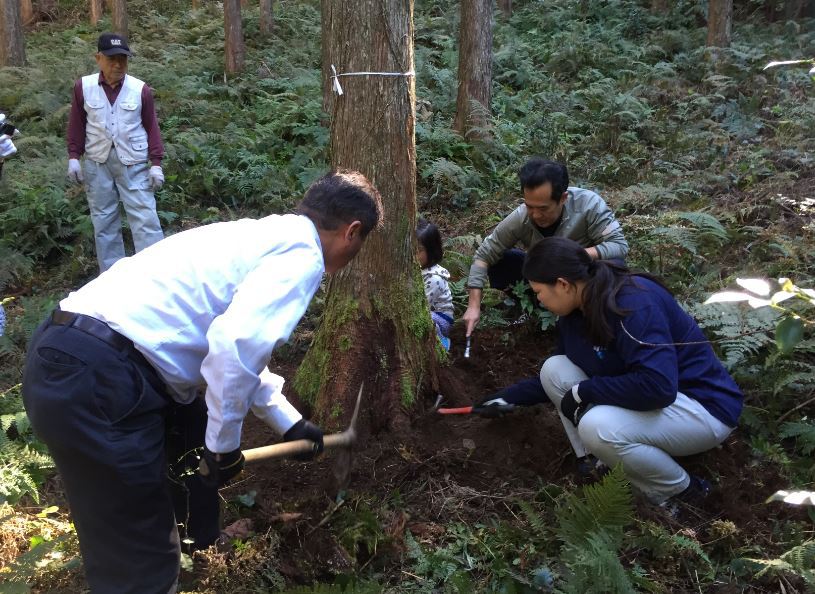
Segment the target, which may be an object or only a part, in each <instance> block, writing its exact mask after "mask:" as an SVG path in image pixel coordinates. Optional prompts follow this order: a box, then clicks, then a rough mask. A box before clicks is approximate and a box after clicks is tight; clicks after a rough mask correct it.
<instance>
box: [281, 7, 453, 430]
mask: <svg viewBox="0 0 815 594" xmlns="http://www.w3.org/2000/svg"><path fill="white" fill-rule="evenodd" d="M326 17H327V18H326ZM322 25H323V27H322V28H323V48H324V53H323V60H324V63H328V64H334V65H335V66H336V69H337V71H338V73H340V74H342V73H349V72H363V71H364V72H392V73H406V72H412V71H413V67H414V66H413V59H414V57H413V0H324V2H323V23H322ZM340 84H341V85H342V88H343V91H344V94H343V95H341V96H335V97H334V99H333V101H332V102H331V104H332V111H331V114H330V115H331V143H330V149H331V165H332V167H333V168H347V169H356V170H359V171H361V172H362V173H364V174H365V175H366V176H367V177H368V178H369V179H371V181H372V182H373V183H374V184H375V185H376V187H377V188H378V189H379V191H380V193H381V194H382V198H383V202H384V211H385V227H384V229H382V230H379V231H375V232H373V233H372V234H371V236H370V237H369V238H368V240H367V242H366V243H365V246H364V247H363V249H362V251H361V252H360V254H359V256H357V258H356V259H355V260H354V261H353V262H352V263H351V264H350V265H349V266H348V267H346V268H345V269H344V270H343V271H341V272H340V273H338V274H335V275H334V276H333V278H331V279H330V281H329V284H328V292H327V297H326V304H325V310H324V313H323V319H322V322H321V324H320V327H319V329H318V331H317V333H316V335H315V338H314V341H313V343H312V346H311V348H310V349H309V351H308V353H307V354H306V357H305V359H304V361H303V363H302V364H301V365H300V368H299V370H298V372H297V375H296V377H295V387H296V390H297V393H298V394H299V395H300V397H301V398H303V399H304V400H305V401H306V402H309V403H311V404H312V405H313V411H314V416H315V418H316V419H317V420H318V421H319V422H320V423H322V424H323V426H324V427H326V428H328V429H335V428H339V427H341V426H342V425H343V424H344V423H347V422H348V418H349V416H350V414H351V411H352V408H353V401H354V399H355V397H356V394H357V391H358V390H359V386H360V384H361V383H362V382H363V381H364V383H365V391H364V395H363V398H364V399H365V402H364V404H363V407H362V409H363V411H365V414H364V418H360V420H359V423H360V429H361V430H362V431H363V434H367V433H368V431H371V430H372V431H374V432H376V431H381V430H385V429H388V430H393V431H397V432H402V431H406V429H407V426H408V423H407V421H408V412H409V411H410V410H411V408H412V406H413V405H414V403H415V402H416V395H417V393H419V390H420V388H421V386H423V385H426V384H431V383H435V382H436V366H435V361H436V359H435V351H434V348H435V345H436V343H437V340H436V337H435V331H434V329H433V324H432V322H431V320H430V314H429V311H428V306H427V300H426V299H425V295H424V286H423V283H422V279H421V275H420V271H419V267H418V264H417V261H416V238H415V223H416V182H415V180H416V144H415V137H414V131H415V109H416V108H415V102H416V88H415V80H414V77H413V76H412V75H408V76H401V75H399V76H368V75H363V76H345V77H340ZM328 90H329V91H330V88H329V89H328Z"/></svg>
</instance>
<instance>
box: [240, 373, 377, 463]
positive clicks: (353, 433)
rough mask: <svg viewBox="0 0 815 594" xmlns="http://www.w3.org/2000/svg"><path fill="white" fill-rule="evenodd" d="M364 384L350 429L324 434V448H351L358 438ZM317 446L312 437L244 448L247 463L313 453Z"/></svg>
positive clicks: (358, 395) (355, 406) (360, 390)
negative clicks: (248, 448) (358, 419)
mask: <svg viewBox="0 0 815 594" xmlns="http://www.w3.org/2000/svg"><path fill="white" fill-rule="evenodd" d="M363 386H364V384H363ZM363 386H360V387H359V394H357V403H356V404H355V405H354V414H353V415H352V416H351V422H350V423H349V425H348V429H346V430H345V431H343V432H342V433H332V434H331V435H326V436H324V437H323V447H324V448H326V449H332V448H350V447H351V446H352V445H353V444H354V442H355V441H356V440H357V416H358V415H359V403H360V402H362V388H363ZM315 446H316V444H315V443H314V442H313V441H311V440H310V439H296V440H294V441H284V442H283V443H274V444H272V445H267V446H261V447H259V448H252V449H250V450H243V457H244V459H245V460H246V462H247V463H251V462H257V461H258V460H273V459H275V458H287V457H290V456H296V455H297V454H312V453H314V447H315Z"/></svg>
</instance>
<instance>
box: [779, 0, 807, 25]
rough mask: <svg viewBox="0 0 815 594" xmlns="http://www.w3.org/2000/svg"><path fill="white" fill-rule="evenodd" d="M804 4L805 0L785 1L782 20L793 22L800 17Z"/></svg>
mask: <svg viewBox="0 0 815 594" xmlns="http://www.w3.org/2000/svg"><path fill="white" fill-rule="evenodd" d="M805 4H806V2H805V0H785V2H784V18H785V19H787V20H788V21H793V20H795V19H797V18H800V17H801V13H802V12H803V10H804V8H805V6H804V5H805Z"/></svg>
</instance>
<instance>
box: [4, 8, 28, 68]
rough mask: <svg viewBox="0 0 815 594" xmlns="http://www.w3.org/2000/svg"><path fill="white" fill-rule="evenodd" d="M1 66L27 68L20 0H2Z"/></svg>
mask: <svg viewBox="0 0 815 594" xmlns="http://www.w3.org/2000/svg"><path fill="white" fill-rule="evenodd" d="M0 33H2V35H0V66H25V40H24V38H23V21H22V18H21V16H20V3H19V0H0Z"/></svg>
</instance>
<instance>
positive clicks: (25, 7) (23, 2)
mask: <svg viewBox="0 0 815 594" xmlns="http://www.w3.org/2000/svg"><path fill="white" fill-rule="evenodd" d="M20 20H21V21H22V23H23V25H30V24H31V23H33V22H34V5H33V3H32V2H31V0H20Z"/></svg>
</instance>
